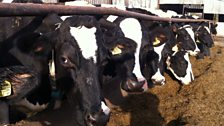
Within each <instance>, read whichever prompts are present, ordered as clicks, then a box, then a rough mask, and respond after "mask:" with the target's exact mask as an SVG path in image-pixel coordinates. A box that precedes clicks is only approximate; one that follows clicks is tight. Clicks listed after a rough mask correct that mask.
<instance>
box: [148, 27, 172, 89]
mask: <svg viewBox="0 0 224 126" xmlns="http://www.w3.org/2000/svg"><path fill="white" fill-rule="evenodd" d="M149 34H150V41H151V43H152V46H153V51H152V52H149V53H148V58H147V59H148V60H147V62H148V63H147V64H148V65H149V66H150V67H149V68H151V69H149V71H150V72H151V74H152V75H151V78H150V79H151V80H152V81H153V83H155V84H162V85H163V84H165V77H164V76H163V72H164V58H165V57H164V56H165V55H164V52H165V50H166V46H167V45H166V44H167V43H168V42H169V37H170V36H169V33H167V31H166V30H165V28H164V27H163V26H160V25H159V26H157V27H155V28H153V29H152V28H151V29H150V32H149Z"/></svg>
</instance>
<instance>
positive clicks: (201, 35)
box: [194, 23, 214, 48]
mask: <svg viewBox="0 0 224 126" xmlns="http://www.w3.org/2000/svg"><path fill="white" fill-rule="evenodd" d="M194 33H195V38H196V42H197V43H202V44H204V45H206V46H207V47H209V48H211V47H212V46H213V45H214V41H213V39H212V36H211V32H210V30H209V26H208V23H202V24H199V25H197V28H195V30H194Z"/></svg>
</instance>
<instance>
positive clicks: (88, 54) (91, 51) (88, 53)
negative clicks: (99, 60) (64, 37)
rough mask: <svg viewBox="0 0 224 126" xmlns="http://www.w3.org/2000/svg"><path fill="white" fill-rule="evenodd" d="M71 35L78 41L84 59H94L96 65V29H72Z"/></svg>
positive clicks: (83, 27)
mask: <svg viewBox="0 0 224 126" xmlns="http://www.w3.org/2000/svg"><path fill="white" fill-rule="evenodd" d="M70 33H71V35H72V36H73V37H74V38H75V39H76V41H77V43H78V45H79V48H80V49H81V50H82V55H83V56H84V58H86V59H89V58H93V60H94V63H96V51H97V43H96V35H95V33H96V28H95V27H92V28H87V27H85V26H82V27H70Z"/></svg>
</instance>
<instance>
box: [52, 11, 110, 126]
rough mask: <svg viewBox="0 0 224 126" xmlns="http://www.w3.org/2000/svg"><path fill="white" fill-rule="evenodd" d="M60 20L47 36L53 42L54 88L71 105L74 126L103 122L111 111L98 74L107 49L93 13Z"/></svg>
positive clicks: (106, 120)
mask: <svg viewBox="0 0 224 126" xmlns="http://www.w3.org/2000/svg"><path fill="white" fill-rule="evenodd" d="M63 19H64V21H63V22H62V23H61V24H60V25H59V27H58V28H57V30H56V31H55V32H54V33H52V34H51V37H50V38H51V41H52V42H53V43H55V61H56V62H55V65H56V85H57V89H58V90H59V91H60V92H63V93H64V94H65V95H66V97H67V98H68V101H69V102H70V103H71V105H72V106H73V107H74V109H73V110H72V111H71V112H72V114H74V120H73V121H74V125H82V126H93V125H94V126H95V125H96V126H101V125H106V124H107V122H108V120H109V115H110V110H109V108H107V106H106V105H105V103H104V102H103V101H104V100H103V96H102V94H101V84H100V80H99V79H100V78H99V77H100V68H101V64H102V63H103V60H104V59H106V58H107V57H106V56H107V54H108V52H107V50H106V49H105V47H104V45H103V38H102V37H103V36H102V32H101V30H100V27H99V24H98V23H97V20H96V19H95V18H94V17H92V16H78V15H76V16H71V17H70V16H69V17H63Z"/></svg>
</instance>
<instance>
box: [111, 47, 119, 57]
mask: <svg viewBox="0 0 224 126" xmlns="http://www.w3.org/2000/svg"><path fill="white" fill-rule="evenodd" d="M111 53H112V55H119V54H121V53H122V50H121V49H120V48H118V47H117V46H116V47H115V48H114V49H113V50H112V51H111Z"/></svg>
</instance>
